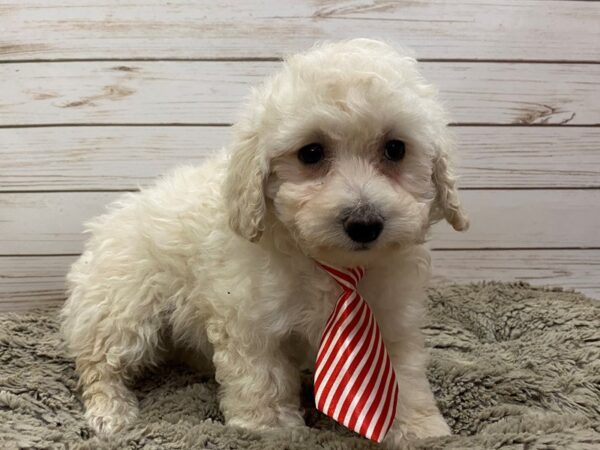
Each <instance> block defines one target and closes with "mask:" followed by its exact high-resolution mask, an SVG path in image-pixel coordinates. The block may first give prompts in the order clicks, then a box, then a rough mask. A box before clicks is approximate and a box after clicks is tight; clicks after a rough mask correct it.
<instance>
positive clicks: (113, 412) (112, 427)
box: [85, 402, 138, 437]
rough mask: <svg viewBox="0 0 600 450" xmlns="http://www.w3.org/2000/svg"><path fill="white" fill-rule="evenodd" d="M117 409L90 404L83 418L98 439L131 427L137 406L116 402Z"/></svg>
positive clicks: (136, 413)
mask: <svg viewBox="0 0 600 450" xmlns="http://www.w3.org/2000/svg"><path fill="white" fill-rule="evenodd" d="M117 404H118V408H117V407H112V408H106V405H104V404H97V403H96V404H94V403H90V404H88V406H87V411H86V414H85V417H86V419H87V421H88V423H89V425H90V428H92V430H94V432H95V433H96V435H98V436H100V437H109V436H111V435H113V434H114V433H116V432H118V431H121V430H123V429H125V428H127V427H128V426H129V425H131V424H132V423H133V422H134V421H135V420H136V418H137V415H138V409H137V406H135V405H131V404H129V403H126V402H117Z"/></svg>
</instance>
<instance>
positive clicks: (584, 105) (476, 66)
mask: <svg viewBox="0 0 600 450" xmlns="http://www.w3.org/2000/svg"><path fill="white" fill-rule="evenodd" d="M350 37H374V38H382V39H385V40H387V41H389V42H390V43H392V44H395V45H403V46H407V47H411V48H413V49H414V50H415V51H416V53H417V56H418V57H419V59H420V60H421V62H422V70H423V72H424V73H425V75H426V76H427V77H428V78H429V79H430V80H431V81H433V82H435V83H436V84H438V86H439V87H440V90H441V93H442V96H443V98H444V100H445V101H446V103H447V105H448V107H449V109H450V110H451V112H452V115H453V118H454V123H453V124H452V126H453V127H454V130H455V131H456V134H457V136H458V139H459V142H460V143H461V145H460V147H459V152H460V157H461V161H460V166H459V172H460V173H461V175H462V183H461V186H462V190H463V192H462V195H463V197H464V199H465V203H466V206H467V208H468V210H469V212H470V215H471V217H472V220H473V227H472V230H471V231H470V232H469V233H467V234H457V233H453V232H452V231H451V230H450V229H449V228H448V227H447V226H442V225H439V226H437V228H436V230H435V239H434V240H433V243H432V244H433V247H434V249H435V250H434V262H435V275H436V281H437V282H441V281H460V282H463V281H468V280H478V279H499V280H525V281H529V282H532V283H535V284H549V285H558V286H565V287H571V288H576V289H579V290H581V291H583V292H586V293H588V294H590V295H592V296H595V297H600V233H599V230H600V145H599V142H600V94H599V91H600V89H599V88H600V3H599V2H591V1H588V2H582V1H550V0H535V1H533V0H532V1H521V0H503V1H501V2H500V1H492V0H469V1H462V0H456V1H442V0H438V1H378V0H372V1H341V0H311V1H308V0H304V1H298V0H278V1H270V2H265V1H258V0H253V1H248V0H245V1H239V0H236V1H234V0H211V1H208V0H204V1H196V2H191V1H176V2H164V1H160V0H132V1H129V2H126V4H125V3H123V2H119V1H118V0H103V1H102V2H100V1H98V0H80V1H71V2H67V1H64V0H56V1H53V2H50V1H47V0H46V1H45V0H0V310H3V309H4V310H6V309H25V308H29V307H31V306H33V305H38V304H46V303H55V302H57V301H61V300H62V299H63V298H64V292H63V290H64V281H63V278H64V275H65V273H66V271H67V269H68V266H69V264H71V263H72V262H73V260H74V259H75V258H76V257H77V254H78V253H79V252H80V250H81V243H82V236H81V234H80V232H81V229H82V222H83V221H84V220H86V219H88V218H90V217H91V216H93V215H95V214H98V213H99V212H101V211H102V210H103V208H104V205H105V204H106V203H107V202H109V201H111V200H112V199H114V198H115V197H116V196H118V195H119V192H121V191H125V190H132V189H136V188H137V187H138V186H140V185H145V184H147V183H149V182H150V181H151V180H152V179H153V177H155V176H157V175H158V174H160V173H162V172H164V171H165V170H166V169H168V168H169V167H171V166H173V165H176V164H178V163H182V162H200V161H202V160H203V159H204V158H205V157H206V156H207V155H208V154H210V152H212V151H214V150H215V149H218V148H219V147H220V146H222V145H223V144H225V143H226V142H227V139H228V133H229V128H228V126H229V125H230V124H231V122H232V121H233V120H235V116H236V111H237V110H238V109H239V106H240V101H241V100H242V99H243V97H244V96H245V95H246V93H247V92H248V89H249V87H250V86H251V85H252V84H254V83H256V82H258V81H259V80H260V79H261V78H262V77H263V76H264V75H265V74H268V73H270V72H271V71H272V70H274V69H275V68H276V67H277V66H278V64H279V62H278V61H279V59H280V58H281V57H282V56H284V55H285V54H288V53H292V52H294V51H298V50H302V49H305V48H307V47H309V46H310V45H312V44H313V43H314V42H315V41H316V40H320V39H338V38H350Z"/></svg>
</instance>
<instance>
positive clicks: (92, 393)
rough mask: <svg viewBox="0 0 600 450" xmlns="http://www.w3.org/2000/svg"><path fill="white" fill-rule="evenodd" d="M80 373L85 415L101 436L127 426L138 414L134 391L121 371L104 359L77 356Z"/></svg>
mask: <svg viewBox="0 0 600 450" xmlns="http://www.w3.org/2000/svg"><path fill="white" fill-rule="evenodd" d="M76 366H77V370H78V372H79V373H80V386H81V389H82V395H81V397H82V400H83V403H84V406H85V418H86V419H87V421H88V423H89V425H90V427H91V428H92V429H93V430H94V431H95V432H96V434H98V435H100V436H109V435H111V434H113V433H115V432H117V431H119V430H121V429H123V428H126V427H127V426H128V425H129V424H131V423H132V422H133V421H134V420H135V419H136V417H137V413H138V407H137V399H136V397H135V394H134V393H133V392H132V391H130V390H129V389H128V388H127V386H126V384H125V377H124V376H123V375H124V374H123V373H120V372H119V371H118V370H115V369H114V368H112V367H110V366H109V365H108V364H107V363H106V362H105V361H100V362H88V361H85V360H84V359H83V358H78V359H77V360H76Z"/></svg>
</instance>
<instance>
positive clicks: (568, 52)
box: [0, 0, 600, 61]
mask: <svg viewBox="0 0 600 450" xmlns="http://www.w3.org/2000/svg"><path fill="white" fill-rule="evenodd" d="M599 22H600V5H599V4H598V3H597V2H576V3H575V2H569V1H551V0H547V1H527V0H504V1H502V2H498V1H496V0H475V1H467V0H456V1H452V2H449V1H445V0H437V1H426V2H424V1H371V0H359V1H347V0H333V1H331V0H316V1H308V0H302V1H297V0H279V1H277V2H257V1H255V0H241V1H235V2H231V1H227V2H225V1H223V0H221V1H211V2H202V3H194V2H189V1H185V2H182V1H178V2H164V1H160V0H132V1H128V2H125V3H124V2H121V1H119V0H103V1H98V0H93V1H91V0H88V1H86V2H85V3H83V2H80V3H78V2H65V1H53V2H48V1H45V0H6V1H4V2H3V3H2V5H1V6H0V29H1V30H2V39H1V42H0V59H2V60H24V59H27V60H31V59H57V58H58V59H61V58H62V59H64V58H77V59H81V58H122V59H127V58H265V57H280V56H282V55H285V54H287V53H289V52H295V51H298V50H303V49H306V48H307V47H310V46H311V45H312V44H313V43H314V42H315V40H324V39H329V40H331V39H344V38H352V37H357V36H361V37H372V38H380V39H385V40H387V41H390V42H392V43H395V44H397V45H405V46H408V47H411V48H414V49H415V50H416V51H417V54H418V55H419V56H420V57H421V58H434V59H445V58H449V59H458V58H469V59H494V60H499V59H502V60H515V59H518V60H523V59H534V60H566V61H598V60H599V59H600V54H599V53H600V52H599V48H598V42H600V27H598V23H599ZM24 27H25V28H26V30H27V32H24Z"/></svg>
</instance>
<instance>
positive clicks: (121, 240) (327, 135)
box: [62, 39, 468, 446]
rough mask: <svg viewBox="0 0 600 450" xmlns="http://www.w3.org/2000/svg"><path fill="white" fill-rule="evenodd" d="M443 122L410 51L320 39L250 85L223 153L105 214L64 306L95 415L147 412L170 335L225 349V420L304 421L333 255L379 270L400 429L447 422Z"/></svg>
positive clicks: (99, 420)
mask: <svg viewBox="0 0 600 450" xmlns="http://www.w3.org/2000/svg"><path fill="white" fill-rule="evenodd" d="M446 125H447V118H446V115H445V113H444V111H443V108H442V106H441V105H440V103H439V102H438V100H437V98H436V91H435V89H434V88H433V87H432V86H431V85H429V84H428V83H427V82H426V81H425V80H424V79H423V77H422V76H421V75H420V74H419V72H418V71H417V63H416V61H415V60H414V59H413V58H412V57H410V56H407V55H405V54H402V53H398V52H396V51H395V50H394V49H392V48H391V47H389V46H388V45H386V44H384V43H381V42H377V41H372V40H366V39H357V40H350V41H344V42H339V43H331V44H324V45H320V46H317V47H315V48H314V49H312V50H310V51H308V52H306V53H303V54H299V55H296V56H293V57H291V58H289V59H288V60H287V61H286V62H285V63H284V64H283V67H282V68H281V70H280V71H279V72H278V73H277V74H275V75H274V76H272V77H271V78H269V79H268V80H267V81H266V82H265V83H264V84H263V85H262V86H260V87H259V88H257V89H255V90H253V92H252V95H251V98H250V100H249V104H248V106H247V108H246V110H245V113H244V115H243V117H242V118H241V120H239V122H238V123H237V124H236V125H235V126H234V127H233V141H232V143H231V145H229V146H228V148H226V149H225V151H223V152H222V153H220V154H217V155H215V156H214V157H213V158H211V159H209V160H207V161H206V163H204V164H203V165H201V166H199V167H186V168H180V169H177V170H175V171H174V172H172V173H171V174H170V175H169V176H167V177H165V178H163V179H162V180H160V181H159V182H158V183H157V184H156V185H155V186H153V187H150V188H148V189H144V190H142V192H140V193H134V194H127V195H126V196H124V197H122V198H121V199H120V200H118V201H117V202H116V203H115V204H113V205H112V207H111V208H110V211H109V212H108V213H107V214H105V215H103V216H101V217H99V218H97V219H95V220H94V221H92V222H91V223H90V224H89V225H88V231H89V232H90V233H91V237H90V239H89V240H88V242H87V243H86V245H85V251H84V252H83V254H82V256H81V257H80V258H79V260H78V261H77V262H76V263H75V264H74V265H73V267H72V269H71V271H70V273H69V275H68V286H69V298H68V300H67V302H66V304H65V306H64V309H63V311H62V319H63V332H64V337H65V339H66V343H67V346H68V349H69V351H70V353H71V354H72V356H73V357H74V358H75V362H76V368H77V372H78V373H79V376H80V385H81V388H82V398H83V402H84V404H85V407H86V417H87V419H88V420H89V423H90V425H91V427H92V428H93V429H94V430H95V431H96V432H97V433H100V434H110V433H113V432H115V431H117V430H119V429H121V428H122V427H124V426H126V425H128V424H129V423H131V422H132V421H133V420H134V419H135V417H136V412H137V407H136V398H135V396H134V394H133V393H132V392H131V391H130V390H129V389H128V387H127V385H128V383H129V382H130V381H131V380H132V378H133V377H135V376H136V375H138V374H139V373H140V371H142V370H143V369H144V368H147V367H148V366H152V365H154V364H157V363H158V362H159V361H160V360H161V359H162V358H163V357H164V356H165V352H169V351H168V350H167V349H168V348H169V345H170V344H169V342H170V343H174V344H175V345H176V346H177V347H178V348H183V349H185V351H187V352H194V353H197V354H199V355H203V356H204V357H205V358H206V359H207V360H208V361H210V362H212V364H213V365H214V370H215V376H216V380H217V381H218V383H219V384H220V393H219V394H220V396H219V398H220V406H221V409H222V411H223V415H224V417H225V420H226V422H227V424H229V425H234V426H240V427H246V428H249V429H254V430H256V429H265V428H272V427H292V426H301V425H303V423H304V422H303V416H302V413H301V411H300V406H299V369H298V364H297V361H298V360H299V359H300V358H301V356H302V355H301V354H300V353H301V351H302V350H303V349H308V348H310V349H312V351H313V352H314V349H316V348H317V346H318V344H319V340H320V337H321V333H322V331H323V329H324V327H325V323H326V321H327V319H328V317H329V315H330V313H331V312H332V309H333V307H334V304H335V302H336V300H337V299H338V297H339V294H340V288H339V287H338V286H337V285H336V283H335V282H334V281H333V280H332V279H331V277H330V276H329V275H328V274H326V273H325V272H324V271H323V270H322V269H321V268H319V267H318V266H317V264H316V262H315V261H321V262H324V263H327V264H330V265H334V266H338V267H355V266H358V265H361V266H364V267H365V268H366V276H365V278H364V279H363V280H362V281H361V284H360V286H359V289H360V291H361V293H362V295H363V296H364V298H365V299H366V301H367V302H368V303H369V304H370V306H371V309H372V311H373V314H374V316H375V318H376V320H377V321H378V323H379V327H380V329H381V333H382V336H383V339H384V341H385V344H386V347H387V350H388V353H389V354H390V358H391V360H392V365H393V368H394V370H395V372H396V375H397V379H398V381H399V394H398V410H397V416H396V418H395V420H394V423H393V426H392V428H391V430H390V432H389V433H388V436H387V438H386V440H387V442H388V443H389V444H390V445H391V446H395V445H396V444H400V443H401V442H402V441H403V439H406V438H407V437H408V438H411V437H414V438H424V437H428V436H437V435H446V434H448V433H449V428H448V426H447V425H446V423H445V422H444V419H443V418H442V416H441V415H440V413H439V411H438V409H437V407H436V404H435V401H434V398H433V395H432V392H431V390H430V387H429V384H428V381H427V378H426V375H425V365H426V352H425V350H424V346H423V339H422V337H421V334H420V331H419V323H420V317H421V314H422V304H423V300H424V296H425V293H424V287H425V285H426V282H427V279H428V275H429V266H430V258H429V254H428V251H427V250H426V248H425V247H424V246H423V242H424V240H425V238H426V235H427V231H428V230H429V228H430V226H431V225H432V224H433V223H434V222H436V221H438V220H441V219H446V220H447V221H448V222H449V223H450V224H451V225H452V226H453V227H454V228H455V229H456V230H464V229H466V228H467V225H468V221H467V218H466V216H465V214H464V212H463V210H462V208H461V205H460V202H459V198H458V192H457V188H456V186H455V178H454V176H453V174H452V170H451V165H450V161H449V153H450V152H451V139H450V137H449V132H448V129H447V127H446ZM313 354H314V353H313Z"/></svg>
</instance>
